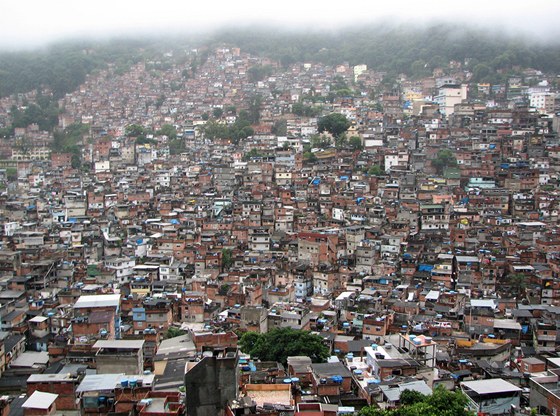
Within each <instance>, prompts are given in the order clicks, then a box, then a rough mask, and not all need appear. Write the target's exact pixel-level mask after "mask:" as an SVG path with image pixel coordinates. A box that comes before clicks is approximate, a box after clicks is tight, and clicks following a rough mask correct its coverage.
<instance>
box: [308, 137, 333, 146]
mask: <svg viewBox="0 0 560 416" xmlns="http://www.w3.org/2000/svg"><path fill="white" fill-rule="evenodd" d="M330 146H331V140H330V139H329V138H328V137H327V136H325V135H321V136H319V135H318V134H316V135H314V136H312V137H311V147H313V148H317V147H318V148H319V149H326V148H328V147H330Z"/></svg>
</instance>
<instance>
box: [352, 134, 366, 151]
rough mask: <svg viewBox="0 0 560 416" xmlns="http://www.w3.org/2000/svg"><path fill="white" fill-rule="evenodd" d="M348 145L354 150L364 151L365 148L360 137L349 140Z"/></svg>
mask: <svg viewBox="0 0 560 416" xmlns="http://www.w3.org/2000/svg"><path fill="white" fill-rule="evenodd" d="M348 145H349V146H350V147H351V148H352V149H354V150H362V149H363V148H364V146H363V145H362V139H361V138H359V137H358V136H352V137H350V139H348Z"/></svg>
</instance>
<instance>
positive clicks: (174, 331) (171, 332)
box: [164, 326, 186, 339]
mask: <svg viewBox="0 0 560 416" xmlns="http://www.w3.org/2000/svg"><path fill="white" fill-rule="evenodd" d="M185 334H186V332H185V331H183V330H182V329H179V328H175V327H174V326H170V327H169V329H167V331H166V332H165V335H164V338H165V339H169V338H175V337H180V336H181V335H185Z"/></svg>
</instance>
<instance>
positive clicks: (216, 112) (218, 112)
mask: <svg viewBox="0 0 560 416" xmlns="http://www.w3.org/2000/svg"><path fill="white" fill-rule="evenodd" d="M223 114H224V110H222V109H221V108H220V107H215V108H214V109H213V110H212V115H213V116H214V118H221V117H222V115H223Z"/></svg>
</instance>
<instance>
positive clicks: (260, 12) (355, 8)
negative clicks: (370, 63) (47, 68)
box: [0, 0, 560, 49]
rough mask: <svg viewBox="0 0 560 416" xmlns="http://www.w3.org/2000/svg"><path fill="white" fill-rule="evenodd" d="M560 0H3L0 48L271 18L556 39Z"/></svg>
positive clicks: (282, 22) (284, 22)
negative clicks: (435, 25) (448, 27)
mask: <svg viewBox="0 0 560 416" xmlns="http://www.w3.org/2000/svg"><path fill="white" fill-rule="evenodd" d="M559 17H560V1H558V0H541V1H540V2H538V3H537V2H529V1H521V0H468V1H456V0H437V1H436V0H417V1H410V0H400V1H395V0H393V1H384V0H344V1H340V0H338V1H337V0H331V1H329V0H321V1H318V0H283V1H270V0H269V1H266V0H260V1H255V0H245V1H243V0H238V1H231V0H230V1H224V0H156V1H154V0H152V1H147V0H95V1H82V0H0V48H3V49H6V48H8V49H16V48H20V47H26V48H28V47H34V46H42V45H45V44H48V43H50V42H53V41H55V40H60V39H72V38H83V37H112V36H121V35H125V36H133V35H134V34H137V33H144V34H145V33H148V34H151V33H161V34H165V33H177V32H183V31H184V32H201V31H204V32H206V31H209V30H213V29H216V28H219V27H223V26H225V25H229V26H231V25H246V24H252V23H265V24H270V25H272V24H274V25H277V26H281V27H289V28H296V29H297V28H303V29H309V28H312V29H333V28H339V27H344V26H351V25H355V24H364V23H367V22H373V21H379V20H382V21H384V22H387V21H391V19H393V20H394V19H395V18H398V19H399V21H404V22H407V23H408V22H410V23H425V22H433V21H446V22H449V23H453V22H457V23H461V24H464V23H471V24H476V25H481V26H483V27H491V28H494V29H496V28H497V29H499V30H500V31H504V30H506V31H509V32H512V33H527V34H531V35H537V36H539V37H541V38H546V39H554V38H555V37H557V36H558V35H560V30H559V29H558V26H559V25H558V18H559Z"/></svg>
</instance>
